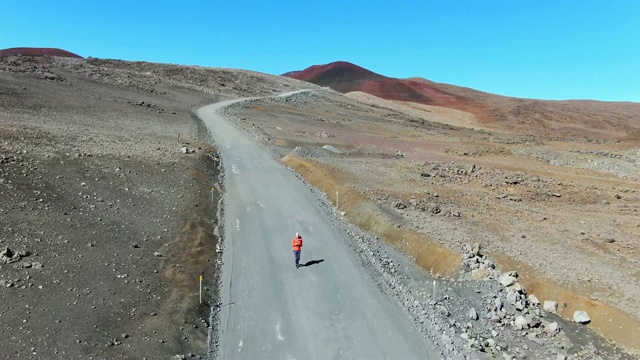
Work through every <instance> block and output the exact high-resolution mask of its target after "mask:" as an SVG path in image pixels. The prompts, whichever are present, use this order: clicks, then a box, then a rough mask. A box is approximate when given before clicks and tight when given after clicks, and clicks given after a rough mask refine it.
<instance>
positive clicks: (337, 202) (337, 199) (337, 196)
mask: <svg viewBox="0 0 640 360" xmlns="http://www.w3.org/2000/svg"><path fill="white" fill-rule="evenodd" d="M336 208H338V209H340V194H339V193H338V190H336Z"/></svg>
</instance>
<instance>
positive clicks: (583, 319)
mask: <svg viewBox="0 0 640 360" xmlns="http://www.w3.org/2000/svg"><path fill="white" fill-rule="evenodd" d="M573 321H574V322H576V323H578V324H588V323H590V322H591V318H590V317H589V314H587V312H586V311H575V312H574V313H573Z"/></svg>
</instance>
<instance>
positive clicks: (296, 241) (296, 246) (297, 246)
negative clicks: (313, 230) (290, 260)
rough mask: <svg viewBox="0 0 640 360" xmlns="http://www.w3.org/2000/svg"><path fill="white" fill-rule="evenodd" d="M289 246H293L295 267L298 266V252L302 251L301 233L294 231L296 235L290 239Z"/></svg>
mask: <svg viewBox="0 0 640 360" xmlns="http://www.w3.org/2000/svg"><path fill="white" fill-rule="evenodd" d="M291 247H292V248H293V256H294V257H295V259H296V269H297V268H299V267H300V252H301V251H302V235H300V233H296V236H295V237H294V238H293V240H291Z"/></svg>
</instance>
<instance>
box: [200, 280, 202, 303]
mask: <svg viewBox="0 0 640 360" xmlns="http://www.w3.org/2000/svg"><path fill="white" fill-rule="evenodd" d="M200 304H202V275H200Z"/></svg>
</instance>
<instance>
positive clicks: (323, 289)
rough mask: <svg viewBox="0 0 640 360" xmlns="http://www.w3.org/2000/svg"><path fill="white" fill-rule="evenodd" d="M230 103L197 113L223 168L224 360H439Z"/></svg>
mask: <svg viewBox="0 0 640 360" xmlns="http://www.w3.org/2000/svg"><path fill="white" fill-rule="evenodd" d="M233 102H234V101H225V102H220V103H217V104H214V105H209V106H205V107H203V108H201V109H200V110H199V111H198V115H199V116H200V117H201V118H202V119H203V120H204V122H205V123H206V125H207V126H208V127H209V129H210V130H211V132H212V134H213V138H214V141H215V142H216V145H217V146H218V148H219V151H220V155H221V157H222V160H223V167H224V172H225V182H224V186H225V191H226V193H225V197H224V204H225V205H224V207H225V208H224V213H225V219H224V229H225V230H224V238H225V241H224V244H225V250H224V255H223V261H224V265H223V275H222V290H221V291H222V292H221V298H222V299H221V304H222V306H221V312H220V314H219V321H220V327H221V329H220V334H219V340H218V355H219V357H220V358H224V359H256V358H268V359H303V358H313V359H323V358H326V359H329V358H330V359H334V358H353V359H381V358H384V359H399V358H401V359H418V358H419V359H428V358H434V359H435V358H437V357H436V356H435V355H434V352H433V351H432V347H431V345H430V344H427V343H426V342H425V340H424V338H423V337H422V336H420V334H419V332H418V330H417V329H416V328H415V327H414V326H413V325H412V324H411V322H410V320H409V318H408V317H407V315H406V314H405V313H403V312H402V311H401V310H400V309H399V308H398V307H397V306H396V305H394V304H393V303H392V302H391V301H390V300H389V299H388V298H387V297H386V296H385V295H384V294H382V293H381V292H380V291H379V290H378V288H377V287H376V285H375V283H374V281H373V280H372V279H371V278H370V277H369V276H368V274H367V272H366V271H365V269H363V268H362V267H361V266H360V264H359V262H358V260H357V258H356V257H355V256H354V255H353V254H351V252H350V250H349V248H348V246H347V244H346V243H347V241H346V236H347V235H346V234H344V233H342V232H340V231H338V230H336V229H334V228H333V227H331V226H330V224H331V221H330V219H328V217H327V215H326V213H325V212H323V211H322V209H321V208H320V205H319V204H318V202H317V200H316V198H315V197H314V195H313V194H312V193H311V191H310V190H309V189H308V188H307V187H306V186H305V185H304V184H303V183H301V182H300V181H299V180H298V179H297V178H296V177H295V175H294V174H292V173H291V172H290V171H288V170H287V169H286V168H285V167H284V166H282V165H281V164H279V163H278V162H277V161H276V160H275V159H274V158H273V157H272V156H271V155H270V154H269V153H268V151H266V150H265V149H263V148H261V147H260V146H259V145H256V144H255V143H253V142H252V141H251V140H250V139H249V138H248V137H247V135H246V134H245V133H243V132H241V131H240V130H238V129H237V128H236V127H234V126H233V125H231V124H230V123H229V122H228V121H227V120H225V119H223V118H222V117H221V116H219V115H218V114H217V111H218V110H219V109H220V108H221V107H223V106H225V105H229V104H231V103H233ZM295 232H300V233H301V234H302V235H303V238H304V241H305V245H304V247H303V251H302V261H301V263H302V264H305V266H302V267H301V268H299V269H296V268H295V266H294V259H293V253H292V251H291V246H290V240H291V238H292V237H293V235H294V234H295Z"/></svg>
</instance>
